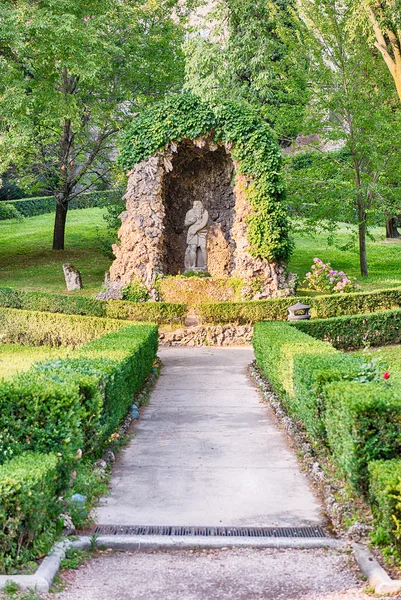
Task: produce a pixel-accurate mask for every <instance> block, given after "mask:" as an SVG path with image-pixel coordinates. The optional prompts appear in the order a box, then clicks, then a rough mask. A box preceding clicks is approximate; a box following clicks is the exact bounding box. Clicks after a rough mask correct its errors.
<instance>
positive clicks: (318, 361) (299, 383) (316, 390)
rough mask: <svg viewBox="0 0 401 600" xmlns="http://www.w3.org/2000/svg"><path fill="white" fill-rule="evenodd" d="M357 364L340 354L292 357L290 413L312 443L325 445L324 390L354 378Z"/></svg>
mask: <svg viewBox="0 0 401 600" xmlns="http://www.w3.org/2000/svg"><path fill="white" fill-rule="evenodd" d="M360 363H361V360H360V358H359V357H356V356H351V355H346V354H345V355H344V354H342V353H340V352H338V353H337V354H332V353H324V354H318V355H309V354H307V355H305V356H304V355H303V354H302V353H301V354H300V355H298V356H296V357H295V360H294V397H293V398H292V400H291V405H290V406H291V413H292V414H293V415H294V417H295V418H296V419H298V420H300V421H301V422H302V423H303V426H304V427H305V429H306V430H307V432H308V433H309V435H310V437H311V438H312V440H315V441H317V442H318V443H321V442H323V443H324V444H327V435H326V426H325V411H326V398H325V386H326V385H327V384H328V383H331V382H334V381H342V380H343V379H344V378H346V377H353V376H355V375H356V374H357V373H358V372H359V369H360Z"/></svg>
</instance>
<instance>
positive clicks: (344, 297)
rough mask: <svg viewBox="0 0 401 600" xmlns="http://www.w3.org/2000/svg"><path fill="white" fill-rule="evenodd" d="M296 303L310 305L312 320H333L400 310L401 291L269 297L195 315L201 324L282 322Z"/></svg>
mask: <svg viewBox="0 0 401 600" xmlns="http://www.w3.org/2000/svg"><path fill="white" fill-rule="evenodd" d="M298 301H300V302H302V303H303V304H308V305H310V306H311V314H312V316H313V317H318V318H328V317H337V316H340V315H352V314H360V313H368V312H377V311H383V310H386V309H391V308H395V307H401V289H391V290H377V291H375V292H357V293H351V294H332V295H328V296H315V297H309V296H303V297H296V298H272V299H270V300H255V301H250V302H216V303H202V304H197V305H196V312H197V314H198V316H199V317H200V319H201V320H202V321H203V322H204V323H238V324H247V323H257V322H258V321H286V320H287V318H288V307H289V306H291V305H293V304H295V303H296V302H298Z"/></svg>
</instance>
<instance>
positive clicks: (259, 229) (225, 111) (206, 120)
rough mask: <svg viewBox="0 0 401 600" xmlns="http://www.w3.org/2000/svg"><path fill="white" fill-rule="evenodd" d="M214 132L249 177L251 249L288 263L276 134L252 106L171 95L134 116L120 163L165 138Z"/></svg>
mask: <svg viewBox="0 0 401 600" xmlns="http://www.w3.org/2000/svg"><path fill="white" fill-rule="evenodd" d="M207 134H213V136H214V139H215V141H216V142H220V143H224V144H230V146H231V149H230V152H231V154H232V157H233V159H234V160H235V161H236V165H237V170H238V171H239V172H240V173H241V174H242V175H244V176H246V177H247V178H249V180H250V182H251V183H250V185H249V186H248V187H247V190H246V194H247V199H248V201H249V203H250V205H251V207H252V214H250V215H249V217H248V242H249V245H250V254H252V255H253V256H255V257H258V258H261V259H264V260H266V261H269V262H286V261H287V260H288V259H289V256H290V254H291V250H292V242H291V240H290V238H289V224H288V217H287V211H286V208H285V206H284V200H285V192H284V184H283V180H282V177H281V174H280V172H281V153H280V148H279V146H278V143H277V140H276V138H275V135H274V133H273V131H272V130H271V128H270V127H269V125H267V123H265V122H264V121H263V120H262V119H261V118H260V116H259V115H258V114H257V112H256V111H254V110H253V109H251V108H250V107H249V106H247V105H243V104H237V103H232V102H228V103H226V104H224V105H220V106H216V107H211V106H209V105H207V104H205V103H204V102H202V101H201V100H200V99H199V98H197V97H196V96H194V95H192V94H182V95H179V96H174V97H169V98H167V99H166V100H165V101H163V102H161V103H158V104H156V105H154V106H153V107H152V108H150V109H149V110H147V111H146V112H144V113H142V114H141V115H140V116H139V117H138V118H137V119H135V120H134V121H133V122H132V124H131V126H130V127H129V129H128V130H127V131H126V133H125V134H124V138H123V144H122V149H121V155H120V163H121V165H122V166H123V167H124V168H125V169H127V170H129V169H132V168H133V167H134V166H135V165H136V164H137V163H139V162H141V161H143V160H145V159H147V158H149V157H150V156H152V155H153V154H154V153H155V152H157V151H160V150H162V149H163V148H164V147H165V146H166V144H168V143H169V142H172V141H174V142H177V143H181V142H182V141H184V140H185V139H190V140H196V139H197V138H199V137H201V136H204V135H207Z"/></svg>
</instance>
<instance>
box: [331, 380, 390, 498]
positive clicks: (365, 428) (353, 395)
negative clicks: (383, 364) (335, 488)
mask: <svg viewBox="0 0 401 600" xmlns="http://www.w3.org/2000/svg"><path fill="white" fill-rule="evenodd" d="M324 396H325V404H326V414H325V426H326V431H327V439H328V445H329V447H330V450H331V452H332V456H333V458H334V460H335V462H336V463H337V465H338V466H339V467H340V468H341V470H342V471H343V473H344V474H345V475H346V477H347V478H348V480H349V481H350V483H351V484H352V485H353V486H354V487H355V488H357V489H360V490H362V491H364V492H366V491H367V487H368V480H369V478H368V465H369V463H370V462H371V461H372V460H380V459H391V458H395V457H397V456H400V455H401V426H400V424H401V390H400V389H399V388H398V387H395V386H392V387H388V386H386V385H385V384H382V383H359V382H355V381H341V382H337V383H331V384H329V385H327V386H326V387H325V389H324Z"/></svg>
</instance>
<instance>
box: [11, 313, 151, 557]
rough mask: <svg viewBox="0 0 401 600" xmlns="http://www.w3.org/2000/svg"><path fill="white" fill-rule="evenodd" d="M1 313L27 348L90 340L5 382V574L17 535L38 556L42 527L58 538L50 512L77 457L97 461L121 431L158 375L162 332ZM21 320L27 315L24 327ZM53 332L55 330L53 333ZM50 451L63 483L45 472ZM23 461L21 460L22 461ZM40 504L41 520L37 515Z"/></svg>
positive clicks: (106, 321)
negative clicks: (150, 378)
mask: <svg viewBox="0 0 401 600" xmlns="http://www.w3.org/2000/svg"><path fill="white" fill-rule="evenodd" d="M1 314H2V316H3V318H4V321H5V322H6V325H7V327H8V328H9V330H11V329H13V328H14V329H15V330H16V331H17V332H18V331H19V333H18V335H20V333H23V334H24V340H26V341H28V340H30V339H31V340H32V339H33V340H34V341H35V342H37V341H39V338H40V337H41V336H42V339H45V340H46V341H48V342H51V343H56V344H58V343H59V342H60V340H63V341H64V342H65V341H66V340H67V341H68V342H69V343H73V344H74V345H76V344H77V342H78V341H79V342H82V341H83V338H86V339H91V341H90V342H89V343H87V344H85V345H84V346H82V347H81V348H79V349H77V350H75V351H74V352H71V355H70V357H69V358H66V359H56V360H47V361H44V362H42V363H37V364H35V365H33V367H31V369H30V370H29V371H27V372H26V373H22V374H20V375H17V376H15V377H14V378H13V379H11V380H9V381H2V382H0V464H1V463H4V467H0V522H1V523H2V525H3V523H4V526H3V527H0V568H1V567H2V566H3V568H6V566H7V565H15V564H16V562H17V558H18V557H17V555H16V542H15V536H16V533H15V532H16V530H18V531H19V538H18V543H19V542H21V543H23V544H25V546H26V548H27V549H28V548H29V549H30V551H31V552H32V555H34V556H35V555H36V554H37V549H38V546H37V544H38V543H39V541H41V540H42V537H43V536H42V532H43V529H42V523H43V525H44V526H45V527H46V530H47V533H48V535H47V538H46V539H47V540H48V541H51V540H52V539H53V534H54V527H53V529H52V526H51V523H52V522H54V519H55V517H56V516H57V514H58V513H57V511H54V510H53V508H52V507H53V506H54V505H55V500H56V498H57V496H58V493H59V492H60V491H63V490H64V489H65V488H66V487H67V484H68V482H69V479H70V474H71V472H72V470H73V469H74V465H75V464H76V460H77V451H78V450H79V449H81V450H83V453H84V455H85V458H90V457H91V456H92V457H95V456H98V455H99V453H100V452H101V450H102V448H103V446H104V444H105V442H106V441H107V440H108V439H109V438H110V436H111V434H112V433H114V432H116V430H117V429H118V426H119V424H120V422H121V420H122V419H123V418H124V416H125V415H126V414H127V412H128V409H129V407H130V405H131V403H132V399H133V396H134V394H136V393H137V392H138V391H139V390H140V389H141V388H142V386H143V384H144V381H145V379H146V377H147V376H148V375H149V373H150V371H151V369H152V365H153V361H154V359H155V356H156V352H157V345H158V331H157V326H156V325H151V324H141V325H139V324H136V325H134V324H131V325H127V324H126V323H124V322H123V321H114V322H113V321H112V320H110V319H99V318H92V317H80V316H69V315H57V314H51V313H35V312H32V311H31V312H29V311H22V310H16V309H1ZM16 314H19V315H22V317H23V319H22V321H21V320H18V318H16ZM10 315H11V317H10ZM7 319H8V320H7ZM110 324H111V327H112V329H113V328H115V326H118V327H119V329H118V331H111V332H110V333H107V334H106V335H102V336H101V337H97V339H93V338H94V337H95V336H99V335H101V333H104V332H105V331H107V330H108V328H109V326H110ZM46 328H47V330H46ZM53 328H55V329H56V330H57V331H56V332H52V329H53ZM91 328H92V329H93V331H91ZM14 329H13V331H14ZM82 329H84V331H82ZM14 333H15V331H14ZM74 335H76V336H77V339H76V340H75V341H73V336H74ZM50 452H51V453H54V455H56V456H57V465H58V466H57V482H56V471H55V465H54V469H53V470H50V468H49V469H48V470H46V468H45V467H46V465H49V463H48V461H46V457H45V456H44V457H43V455H46V454H47V453H50ZM33 453H40V455H36V454H33ZM21 455H22V458H21V461H18V459H17V458H16V457H18V456H21ZM38 456H39V458H38ZM27 457H28V459H29V460H27ZM31 457H35V458H31ZM42 459H43V461H42V462H43V470H37V469H36V462H35V461H39V462H38V464H39V465H40V461H41V460H42ZM25 463H26V464H27V465H28V468H30V467H31V466H32V476H31V475H30V471H29V472H28V474H27V473H26V472H25V471H23V470H22V471H21V472H20V466H21V464H22V465H24V464H25ZM14 467H15V468H14ZM14 471H15V473H14ZM3 475H4V476H3ZM14 475H15V478H14V479H13V477H14ZM50 475H51V476H52V477H53V476H54V479H55V481H54V482H52V481H51V480H50V479H49V477H50ZM35 477H36V479H35ZM18 478H20V479H18ZM56 484H57V485H56ZM44 485H47V487H46V490H45V491H46V494H47V495H46V494H44V489H43V486H44ZM14 488H15V489H14ZM19 490H21V494H22V495H23V498H22V499H21V498H20V495H19V494H20V492H19ZM25 496H27V497H25ZM38 503H39V504H40V505H41V509H40V511H39V510H38V511H37V513H38V518H39V519H40V520H39V521H37V520H35V515H34V512H35V510H36V507H37V504H38ZM14 526H15V528H16V529H15V528H14V529H12V528H13V527H14ZM35 540H37V542H35ZM41 543H42V541H41ZM35 544H36V546H35ZM25 546H21V547H25ZM2 563H3V565H2Z"/></svg>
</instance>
